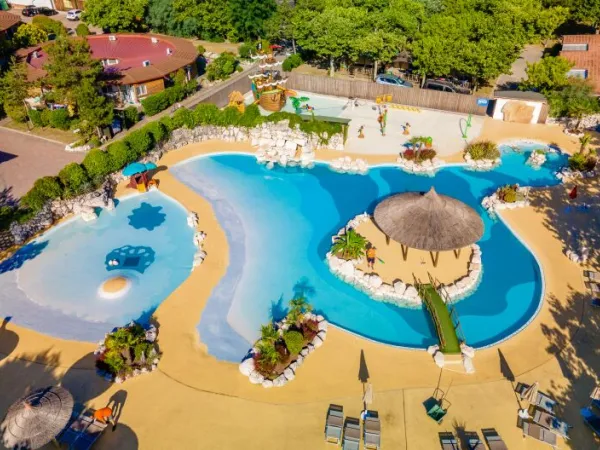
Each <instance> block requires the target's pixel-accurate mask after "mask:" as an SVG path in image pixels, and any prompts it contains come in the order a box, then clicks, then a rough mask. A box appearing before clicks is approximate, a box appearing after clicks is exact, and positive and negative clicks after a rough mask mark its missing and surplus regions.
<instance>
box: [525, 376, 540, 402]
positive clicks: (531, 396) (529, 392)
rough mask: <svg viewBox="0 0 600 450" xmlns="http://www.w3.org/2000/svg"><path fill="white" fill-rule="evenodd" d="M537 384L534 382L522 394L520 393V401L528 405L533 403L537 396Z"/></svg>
mask: <svg viewBox="0 0 600 450" xmlns="http://www.w3.org/2000/svg"><path fill="white" fill-rule="evenodd" d="M538 386H539V383H538V382H537V381H536V382H535V383H533V384H532V385H531V386H529V387H528V388H527V389H525V390H524V391H523V392H521V400H527V401H528V402H529V403H535V401H536V400H537V395H538Z"/></svg>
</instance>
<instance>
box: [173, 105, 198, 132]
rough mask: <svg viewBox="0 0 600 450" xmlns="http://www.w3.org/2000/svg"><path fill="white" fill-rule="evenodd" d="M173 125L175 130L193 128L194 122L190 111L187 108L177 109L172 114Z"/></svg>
mask: <svg viewBox="0 0 600 450" xmlns="http://www.w3.org/2000/svg"><path fill="white" fill-rule="evenodd" d="M173 124H174V125H175V127H176V128H182V127H186V128H190V129H191V128H194V126H195V125H196V120H195V117H194V114H193V113H192V111H190V110H189V109H187V108H179V109H178V110H177V111H175V114H173Z"/></svg>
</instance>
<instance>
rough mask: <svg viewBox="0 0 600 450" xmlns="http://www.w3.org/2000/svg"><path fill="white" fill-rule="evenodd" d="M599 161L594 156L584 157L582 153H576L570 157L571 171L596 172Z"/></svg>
mask: <svg viewBox="0 0 600 450" xmlns="http://www.w3.org/2000/svg"><path fill="white" fill-rule="evenodd" d="M596 163H597V160H596V158H595V157H593V156H592V155H584V154H583V153H581V152H578V153H575V154H574V155H572V156H571V157H569V169H571V170H575V171H577V172H586V171H589V170H594V168H595V167H596Z"/></svg>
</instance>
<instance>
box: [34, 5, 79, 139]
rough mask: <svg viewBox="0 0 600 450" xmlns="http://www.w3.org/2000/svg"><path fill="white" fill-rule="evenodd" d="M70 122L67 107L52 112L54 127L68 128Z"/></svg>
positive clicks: (51, 117) (51, 123)
mask: <svg viewBox="0 0 600 450" xmlns="http://www.w3.org/2000/svg"><path fill="white" fill-rule="evenodd" d="M36 17H37V16H36ZM70 122H71V119H70V117H69V111H67V110H66V109H55V110H53V111H51V112H50V120H49V125H50V126H51V127H52V128H58V129H60V130H68V129H69V124H70Z"/></svg>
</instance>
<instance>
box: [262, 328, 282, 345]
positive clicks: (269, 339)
mask: <svg viewBox="0 0 600 450" xmlns="http://www.w3.org/2000/svg"><path fill="white" fill-rule="evenodd" d="M277 339H279V333H278V332H277V330H276V329H275V327H274V326H273V324H272V323H270V324H268V325H262V326H261V327H260V340H261V341H263V342H265V343H271V344H273V343H275V341H276V340H277Z"/></svg>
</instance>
